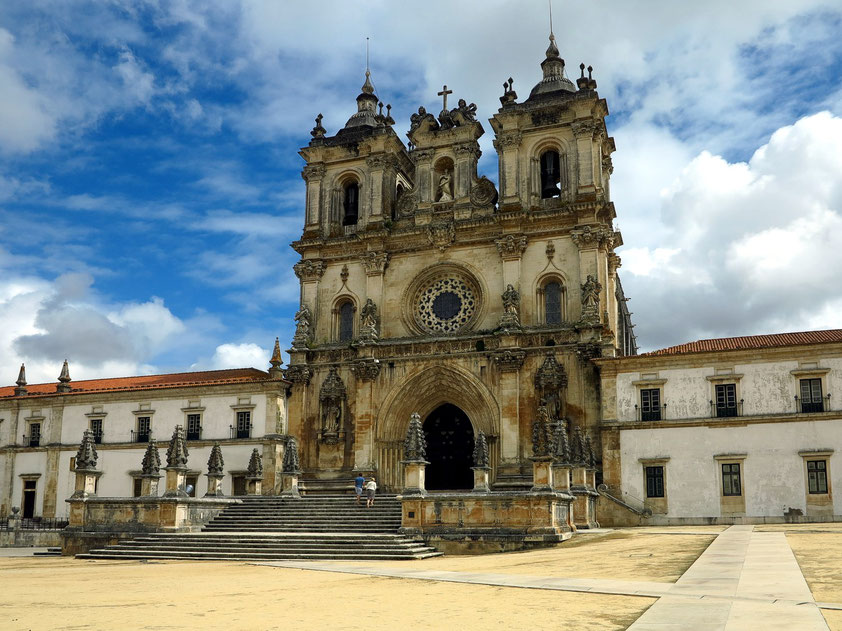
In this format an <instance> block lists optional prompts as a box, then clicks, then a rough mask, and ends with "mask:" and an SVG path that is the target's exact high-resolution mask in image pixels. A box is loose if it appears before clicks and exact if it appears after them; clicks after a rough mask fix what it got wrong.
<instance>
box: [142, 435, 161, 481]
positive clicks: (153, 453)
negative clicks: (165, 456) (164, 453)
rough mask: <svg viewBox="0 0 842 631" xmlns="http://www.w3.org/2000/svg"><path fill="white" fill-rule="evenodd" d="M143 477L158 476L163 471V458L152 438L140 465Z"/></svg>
mask: <svg viewBox="0 0 842 631" xmlns="http://www.w3.org/2000/svg"><path fill="white" fill-rule="evenodd" d="M140 469H141V472H142V473H143V475H158V473H159V472H160V470H161V456H160V455H159V454H158V447H157V446H156V445H155V441H153V440H152V437H151V436H150V438H149V444H148V445H146V452H145V453H144V454H143V462H141V464H140Z"/></svg>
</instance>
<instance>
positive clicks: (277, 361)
mask: <svg viewBox="0 0 842 631" xmlns="http://www.w3.org/2000/svg"><path fill="white" fill-rule="evenodd" d="M282 363H283V360H282V359H281V341H280V340H279V339H278V338H277V337H276V338H275V348H273V349H272V357H271V359H269V365H270V366H271V367H272V368H274V369H276V370H280V368H281V364H282Z"/></svg>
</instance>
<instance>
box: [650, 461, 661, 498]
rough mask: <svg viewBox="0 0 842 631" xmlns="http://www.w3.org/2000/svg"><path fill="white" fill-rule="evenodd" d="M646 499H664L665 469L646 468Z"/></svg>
mask: <svg viewBox="0 0 842 631" xmlns="http://www.w3.org/2000/svg"><path fill="white" fill-rule="evenodd" d="M646 497H664V468H663V467H662V466H656V467H646Z"/></svg>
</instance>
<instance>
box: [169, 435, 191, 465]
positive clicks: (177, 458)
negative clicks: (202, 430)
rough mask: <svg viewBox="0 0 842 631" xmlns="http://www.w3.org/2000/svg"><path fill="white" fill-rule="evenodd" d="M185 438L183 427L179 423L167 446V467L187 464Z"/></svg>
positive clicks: (187, 453)
mask: <svg viewBox="0 0 842 631" xmlns="http://www.w3.org/2000/svg"><path fill="white" fill-rule="evenodd" d="M188 455H189V452H188V451H187V440H186V439H185V437H184V428H183V427H182V426H181V425H176V426H175V429H174V430H173V433H172V438H171V439H170V445H169V447H167V467H168V468H183V467H186V466H187V456H188Z"/></svg>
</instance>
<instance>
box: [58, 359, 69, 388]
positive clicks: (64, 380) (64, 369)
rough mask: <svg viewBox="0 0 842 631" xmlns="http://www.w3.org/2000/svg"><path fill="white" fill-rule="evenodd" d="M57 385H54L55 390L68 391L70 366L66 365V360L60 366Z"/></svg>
mask: <svg viewBox="0 0 842 631" xmlns="http://www.w3.org/2000/svg"><path fill="white" fill-rule="evenodd" d="M58 381H59V382H58V385H56V392H70V367H69V366H68V365H67V360H66V359H65V360H64V364H62V366H61V374H60V375H59V376H58Z"/></svg>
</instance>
